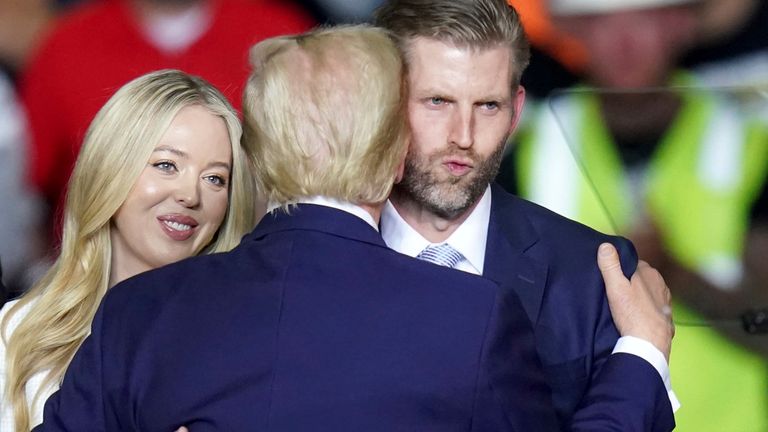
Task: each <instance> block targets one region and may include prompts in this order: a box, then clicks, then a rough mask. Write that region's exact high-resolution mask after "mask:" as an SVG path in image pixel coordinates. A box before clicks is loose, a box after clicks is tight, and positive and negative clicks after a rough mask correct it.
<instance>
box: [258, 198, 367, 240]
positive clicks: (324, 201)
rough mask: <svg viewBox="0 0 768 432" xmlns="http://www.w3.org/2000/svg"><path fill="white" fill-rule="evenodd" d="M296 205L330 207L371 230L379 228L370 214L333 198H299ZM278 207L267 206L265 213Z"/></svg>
mask: <svg viewBox="0 0 768 432" xmlns="http://www.w3.org/2000/svg"><path fill="white" fill-rule="evenodd" d="M296 204H315V205H321V206H325V207H331V208H335V209H337V210H341V211H345V212H347V213H349V214H353V215H355V216H357V217H359V218H360V219H362V220H364V221H365V222H366V223H367V224H368V225H370V226H371V227H373V229H375V230H376V231H378V230H379V226H378V225H377V224H376V221H375V220H374V219H373V216H371V214H370V213H368V211H367V210H365V209H364V208H362V207H360V206H358V205H355V204H352V203H350V202H347V201H340V200H337V199H335V198H328V197H324V196H313V197H305V198H301V199H299V200H298V201H296ZM278 207H280V204H275V203H270V204H269V206H268V207H267V211H269V212H271V211H272V210H274V209H276V208H278Z"/></svg>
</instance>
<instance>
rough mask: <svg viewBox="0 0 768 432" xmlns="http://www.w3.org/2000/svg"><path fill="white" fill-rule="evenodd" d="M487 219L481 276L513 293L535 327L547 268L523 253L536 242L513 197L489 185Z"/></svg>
mask: <svg viewBox="0 0 768 432" xmlns="http://www.w3.org/2000/svg"><path fill="white" fill-rule="evenodd" d="M491 193H492V198H491V218H490V223H489V225H488V241H487V244H486V246H485V265H484V266H485V268H484V269H483V277H486V278H488V279H491V280H493V281H494V282H496V283H497V284H499V286H501V287H504V288H507V289H512V290H514V291H515V292H516V293H517V295H518V297H520V301H521V303H522V304H523V307H524V308H525V312H526V313H527V314H528V318H529V319H530V320H531V323H533V324H536V322H537V320H538V317H539V309H540V308H541V301H542V298H543V296H544V287H545V284H546V280H547V265H546V263H543V262H540V261H538V260H536V259H534V258H533V257H531V256H529V255H527V254H526V252H527V251H528V250H529V249H530V248H531V247H533V245H535V244H536V242H537V241H538V236H537V235H536V231H535V229H534V227H533V226H532V225H531V222H530V221H529V220H528V218H527V217H526V215H525V214H523V212H522V211H521V209H519V208H517V206H516V205H515V200H516V199H517V198H515V197H513V196H511V195H509V194H507V193H506V192H504V191H503V190H502V189H501V188H500V187H499V186H498V185H495V184H494V185H492V186H491Z"/></svg>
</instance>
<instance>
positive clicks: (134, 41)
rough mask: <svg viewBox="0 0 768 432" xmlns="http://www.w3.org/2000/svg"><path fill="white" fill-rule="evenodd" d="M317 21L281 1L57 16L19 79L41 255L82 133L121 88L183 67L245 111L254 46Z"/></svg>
mask: <svg viewBox="0 0 768 432" xmlns="http://www.w3.org/2000/svg"><path fill="white" fill-rule="evenodd" d="M313 24H314V21H313V20H312V19H311V18H310V17H309V15H308V14H307V13H306V12H305V11H304V10H303V9H302V8H301V7H300V6H298V5H297V4H294V3H292V2H289V1H278V0H100V1H91V2H84V3H82V4H79V5H77V7H74V8H73V9H71V10H69V11H68V12H67V13H65V14H63V15H62V16H60V17H59V18H58V19H57V21H56V22H55V23H54V24H52V25H51V26H50V28H49V29H48V30H47V31H46V34H45V36H44V37H43V38H42V39H41V41H40V42H39V44H38V46H37V48H36V49H35V50H34V52H33V53H32V54H30V56H29V60H28V62H27V64H26V67H25V68H24V69H23V71H22V72H21V74H20V80H19V85H20V94H21V97H22V100H23V102H24V105H25V107H26V110H27V115H28V123H29V125H30V137H31V147H30V149H29V152H28V153H29V161H30V163H29V173H28V176H29V178H30V181H31V184H32V186H33V187H34V188H35V190H36V191H37V192H38V193H39V194H40V195H41V196H42V198H43V201H44V202H45V203H46V204H47V210H48V211H47V216H46V217H45V218H44V225H43V228H42V229H40V230H38V232H39V233H41V234H47V235H48V238H47V239H45V240H43V241H41V242H40V243H41V244H44V245H46V246H47V247H46V248H44V250H43V251H41V253H40V254H41V255H42V254H45V253H50V251H51V249H52V248H53V247H55V246H56V244H57V243H58V239H57V237H58V234H57V233H58V231H59V227H58V226H59V220H60V217H58V216H56V214H57V213H56V212H57V209H58V208H60V207H61V204H62V201H63V197H64V192H65V187H66V184H67V179H68V178H69V175H70V171H71V169H72V165H73V163H74V160H75V157H76V155H77V151H78V149H79V145H80V143H81V142H82V137H83V133H84V132H85V130H86V128H87V125H88V123H89V122H90V121H91V120H92V119H93V116H94V115H95V113H96V112H97V110H98V109H99V107H101V106H102V105H103V104H104V103H105V102H106V100H107V99H108V98H109V97H110V96H111V95H112V94H113V93H114V92H115V91H116V90H117V89H118V88H119V87H120V86H121V85H123V84H125V83H126V82H128V81H129V80H131V79H133V78H135V77H137V76H139V75H141V74H143V73H146V72H148V71H151V70H157V69H162V68H177V69H182V70H185V71H187V72H189V73H192V74H195V75H199V76H201V77H204V78H205V79H207V80H209V81H211V82H212V83H213V84H214V85H215V86H217V87H218V88H220V89H221V90H222V92H223V93H224V94H225V96H227V98H228V99H229V100H230V101H231V103H232V104H233V105H234V106H235V107H236V108H239V105H240V95H241V94H242V89H243V87H244V83H245V79H246V76H247V72H248V68H247V52H248V48H249V47H250V46H251V45H253V44H254V43H256V42H258V41H259V40H261V39H264V38H267V37H271V36H275V35H280V34H292V33H298V32H301V31H304V30H306V29H307V28H309V27H311V26H312V25H313Z"/></svg>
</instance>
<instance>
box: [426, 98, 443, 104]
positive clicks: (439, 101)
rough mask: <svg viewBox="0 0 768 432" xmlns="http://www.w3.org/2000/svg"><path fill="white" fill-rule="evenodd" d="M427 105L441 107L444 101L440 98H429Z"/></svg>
mask: <svg viewBox="0 0 768 432" xmlns="http://www.w3.org/2000/svg"><path fill="white" fill-rule="evenodd" d="M429 103H430V104H432V105H442V104H444V103H445V99H443V98H441V97H431V98H429Z"/></svg>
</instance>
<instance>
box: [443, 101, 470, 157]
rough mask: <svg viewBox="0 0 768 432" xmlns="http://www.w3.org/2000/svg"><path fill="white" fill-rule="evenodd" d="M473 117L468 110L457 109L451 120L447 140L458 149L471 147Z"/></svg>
mask: <svg viewBox="0 0 768 432" xmlns="http://www.w3.org/2000/svg"><path fill="white" fill-rule="evenodd" d="M473 122H474V120H473V116H472V111H471V110H470V109H461V108H459V109H457V110H456V111H454V113H453V116H452V118H451V130H450V136H449V137H448V139H449V140H450V142H451V144H455V145H456V146H458V147H459V148H464V149H465V148H469V147H472V143H473V140H474V138H473V136H474V133H473V132H474V131H473V129H474V125H473Z"/></svg>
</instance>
